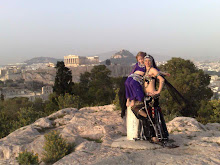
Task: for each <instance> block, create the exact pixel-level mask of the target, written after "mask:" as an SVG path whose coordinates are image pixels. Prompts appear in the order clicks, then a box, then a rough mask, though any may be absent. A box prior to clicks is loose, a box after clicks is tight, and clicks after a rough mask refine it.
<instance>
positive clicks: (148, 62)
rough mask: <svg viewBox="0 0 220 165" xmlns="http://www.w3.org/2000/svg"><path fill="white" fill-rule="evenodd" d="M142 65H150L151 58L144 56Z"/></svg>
mask: <svg viewBox="0 0 220 165" xmlns="http://www.w3.org/2000/svg"><path fill="white" fill-rule="evenodd" d="M144 65H145V66H146V67H151V60H150V59H149V58H145V59H144Z"/></svg>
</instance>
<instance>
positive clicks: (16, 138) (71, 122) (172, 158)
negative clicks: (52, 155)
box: [0, 105, 220, 165]
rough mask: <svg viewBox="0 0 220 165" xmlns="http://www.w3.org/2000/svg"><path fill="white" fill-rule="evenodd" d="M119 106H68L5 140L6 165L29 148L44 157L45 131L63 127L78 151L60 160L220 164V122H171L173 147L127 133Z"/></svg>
mask: <svg viewBox="0 0 220 165" xmlns="http://www.w3.org/2000/svg"><path fill="white" fill-rule="evenodd" d="M114 108H115V107H114V105H106V106H97V107H85V108H81V109H79V110H78V109H76V108H66V109H62V110H60V111H57V112H56V113H53V114H51V115H50V116H47V117H45V118H40V119H38V120H37V121H35V122H34V123H33V124H31V125H28V126H25V127H22V128H20V129H18V130H16V131H14V132H12V133H11V134H9V135H8V136H7V137H5V138H2V139H0V164H16V163H17V162H16V160H15V157H16V156H18V153H19V152H22V151H24V150H25V149H27V150H28V151H34V152H35V153H38V155H39V158H42V152H43V145H44V134H46V133H48V132H50V131H52V130H58V131H59V132H60V133H61V135H62V137H63V138H65V139H66V140H67V141H68V142H71V143H73V142H74V143H75V151H74V152H72V153H70V154H69V155H67V156H65V157H63V158H62V159H60V160H59V161H57V162H56V163H55V164H56V165H58V164H156V163H159V164H198V165H200V164H213V165H214V164H220V161H219V160H220V155H219V145H220V124H219V123H212V124H210V123H209V124H207V125H202V124H201V123H199V122H197V121H196V120H195V119H193V118H189V117H177V118H175V119H173V120H172V121H170V122H169V123H167V128H168V130H169V133H170V136H169V138H170V143H172V144H175V145H177V146H179V147H177V148H171V149H170V148H168V147H164V148H163V147H162V146H159V145H157V144H151V143H149V142H148V141H132V140H127V137H126V135H127V134H126V132H127V130H126V120H125V119H122V118H121V117H120V111H115V110H114Z"/></svg>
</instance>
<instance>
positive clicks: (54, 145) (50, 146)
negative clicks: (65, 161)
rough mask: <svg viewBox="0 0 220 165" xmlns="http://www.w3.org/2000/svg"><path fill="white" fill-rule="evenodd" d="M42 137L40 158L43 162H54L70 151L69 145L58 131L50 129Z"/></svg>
mask: <svg viewBox="0 0 220 165" xmlns="http://www.w3.org/2000/svg"><path fill="white" fill-rule="evenodd" d="M44 137H45V144H44V147H43V148H44V152H43V159H42V160H43V161H44V162H45V163H54V162H56V161H58V160H59V159H61V158H63V157H64V156H65V155H67V154H69V153H70V152H71V145H70V144H68V143H67V142H66V140H65V139H63V138H62V136H61V135H60V133H59V132H57V131H51V132H50V133H48V134H46V135H44Z"/></svg>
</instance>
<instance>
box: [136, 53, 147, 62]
mask: <svg viewBox="0 0 220 165" xmlns="http://www.w3.org/2000/svg"><path fill="white" fill-rule="evenodd" d="M146 55H147V53H145V52H138V54H137V55H136V59H137V60H138V57H139V56H140V57H143V58H144V57H145V56H146Z"/></svg>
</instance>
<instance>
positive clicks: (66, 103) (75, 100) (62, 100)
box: [56, 93, 80, 109]
mask: <svg viewBox="0 0 220 165" xmlns="http://www.w3.org/2000/svg"><path fill="white" fill-rule="evenodd" d="M56 101H57V103H58V106H59V109H63V108H70V107H72V108H80V99H79V96H75V95H70V94H69V93H66V94H65V95H64V96H62V95H60V96H59V97H58V99H57V100H56Z"/></svg>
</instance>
